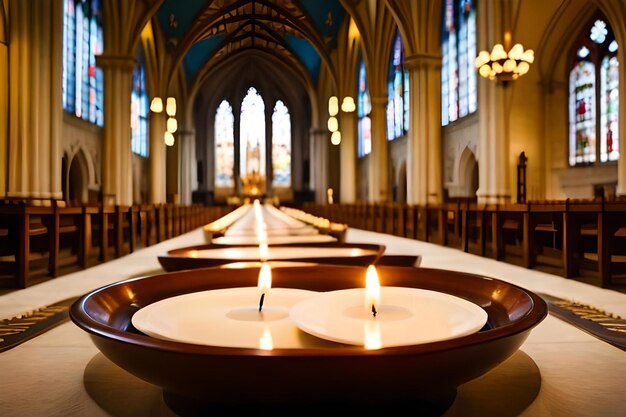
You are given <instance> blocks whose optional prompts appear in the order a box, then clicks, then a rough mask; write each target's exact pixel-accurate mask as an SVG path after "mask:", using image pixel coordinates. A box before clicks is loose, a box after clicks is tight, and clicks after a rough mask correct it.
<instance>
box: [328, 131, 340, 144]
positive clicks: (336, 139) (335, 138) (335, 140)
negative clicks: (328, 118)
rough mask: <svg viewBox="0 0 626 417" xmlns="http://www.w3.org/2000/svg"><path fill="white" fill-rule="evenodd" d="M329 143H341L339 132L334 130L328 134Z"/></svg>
mask: <svg viewBox="0 0 626 417" xmlns="http://www.w3.org/2000/svg"><path fill="white" fill-rule="evenodd" d="M330 143H332V144H333V145H339V144H340V143H341V132H340V131H338V130H336V131H334V132H333V134H332V135H330Z"/></svg>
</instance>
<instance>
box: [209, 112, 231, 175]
mask: <svg viewBox="0 0 626 417" xmlns="http://www.w3.org/2000/svg"><path fill="white" fill-rule="evenodd" d="M234 126H235V116H234V114H233V108H232V107H231V105H230V103H229V102H228V101H226V100H222V102H221V103H220V105H219V106H218V107H217V111H216V112H215V126H214V133H215V185H216V186H218V187H233V186H234V185H235V175H234V169H235V131H234Z"/></svg>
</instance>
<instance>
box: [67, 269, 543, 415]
mask: <svg viewBox="0 0 626 417" xmlns="http://www.w3.org/2000/svg"><path fill="white" fill-rule="evenodd" d="M364 272H365V268H364V267H362V266H343V265H308V266H299V267H296V266H286V267H276V268H273V269H272V286H273V287H285V288H301V289H308V290H316V291H328V290H339V289H345V288H355V287H363V286H364V283H363V277H364ZM378 273H379V277H380V282H381V285H386V286H401V287H414V288H423V289H429V290H435V291H441V292H445V293H449V294H453V295H456V296H458V297H461V298H464V299H466V300H470V301H472V302H474V303H476V304H478V305H479V306H481V307H482V308H484V309H485V311H486V312H487V314H488V319H487V324H486V325H485V327H484V328H483V329H482V330H480V331H479V332H477V333H473V334H470V335H467V336H463V337H459V338H455V339H451V340H444V341H439V342H434V343H426V344H418V345H409V346H400V347H390V348H382V349H378V350H366V349H365V348H363V347H359V346H348V345H341V344H334V345H329V346H328V347H326V346H324V347H320V348H311V349H274V350H269V351H268V350H261V349H248V348H228V347H216V346H205V345H194V344H186V343H179V342H174V341H166V340H160V339H157V338H153V337H149V336H147V335H144V334H142V333H140V332H139V331H137V330H136V329H134V328H133V326H132V324H131V317H132V315H133V313H134V312H136V311H137V310H138V309H140V308H142V307H144V306H146V305H148V304H151V303H154V302H156V301H159V300H162V299H165V298H169V297H173V296H177V295H181V294H186V293H190V292H196V291H204V290H209V289H219V288H230V287H240V286H245V287H249V286H256V284H257V279H258V274H259V269H258V268H244V269H222V268H205V269H195V270H187V271H178V272H170V273H164V274H160V275H154V276H147V277H141V278H134V279H129V280H125V281H121V282H118V283H114V284H111V285H108V286H105V287H103V288H100V289H96V290H94V291H92V292H90V293H88V294H85V295H84V296H82V297H81V298H80V299H79V300H77V301H76V302H75V303H74V304H73V305H72V306H71V309H70V317H71V319H72V321H73V322H74V323H75V324H76V325H77V326H78V327H80V328H81V329H83V330H85V331H86V332H88V333H89V334H90V336H91V338H92V340H93V342H94V343H95V345H96V346H97V347H98V349H99V350H100V351H101V352H102V353H103V354H104V355H105V356H106V357H107V358H109V359H110V360H111V361H113V362H114V363H116V364H117V365H119V366H120V367H121V368H123V369H125V370H126V371H128V372H130V373H131V374H133V375H135V376H137V377H139V378H141V379H143V380H145V381H147V382H149V383H152V384H154V385H156V386H159V387H162V388H163V390H164V397H165V400H166V402H167V403H168V405H170V407H171V408H172V409H174V410H175V411H177V412H178V413H179V414H202V413H204V412H208V411H215V410H219V409H220V408H221V407H222V408H223V409H224V410H231V411H232V410H233V409H235V407H239V408H241V407H248V409H246V410H252V411H254V410H257V411H258V410H260V409H261V408H258V407H261V406H262V407H269V408H267V409H269V410H271V409H272V407H274V408H275V409H277V410H279V411H280V410H282V411H286V410H291V411H293V407H294V406H298V407H300V408H299V409H303V410H313V409H315V406H319V405H321V406H322V408H321V409H320V410H323V409H326V408H325V407H328V406H329V404H330V405H332V407H338V408H337V409H343V410H347V411H350V410H352V411H354V409H355V407H356V408H359V407H361V408H364V409H366V410H370V411H371V410H373V409H374V408H372V407H376V406H378V405H380V404H383V405H384V407H383V408H381V410H382V409H387V407H388V406H389V405H390V404H391V405H393V404H396V405H398V404H419V407H420V409H422V410H423V409H428V410H435V412H434V413H432V414H428V413H426V412H424V413H422V412H420V415H438V414H437V413H439V414H441V412H442V410H445V409H446V408H447V406H449V405H450V404H451V402H452V400H453V399H454V396H455V393H456V389H457V387H458V386H459V385H461V384H463V383H465V382H468V381H470V380H472V379H474V378H476V377H478V376H481V375H483V374H485V373H486V372H488V371H489V370H491V369H493V368H494V367H496V366H497V365H498V364H500V363H502V362H503V361H504V360H506V359H507V358H509V357H510V356H511V355H512V354H514V353H515V352H516V351H517V350H518V348H519V347H520V345H521V344H522V343H523V342H524V341H525V340H526V338H527V336H528V335H529V333H530V331H531V330H532V329H533V328H534V327H535V326H537V325H538V324H539V323H540V322H541V321H542V320H543V319H544V318H545V317H546V315H547V312H548V309H547V305H546V303H545V302H544V301H543V300H542V299H541V298H540V297H539V296H537V295H536V294H534V293H532V292H530V291H528V290H526V289H524V288H521V287H518V286H515V285H513V284H510V283H507V282H504V281H501V280H498V279H493V278H487V277H483V276H479V275H473V274H467V273H462V272H455V271H447V270H441V269H431V268H406V267H394V266H380V267H379V268H378ZM311 337H312V336H311ZM433 404H434V405H433ZM311 407H313V408H311ZM199 410H200V411H199ZM240 411H241V410H240Z"/></svg>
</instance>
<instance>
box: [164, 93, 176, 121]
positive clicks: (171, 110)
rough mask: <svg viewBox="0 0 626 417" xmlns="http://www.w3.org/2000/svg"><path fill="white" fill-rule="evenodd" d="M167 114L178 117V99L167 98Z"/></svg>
mask: <svg viewBox="0 0 626 417" xmlns="http://www.w3.org/2000/svg"><path fill="white" fill-rule="evenodd" d="M165 112H166V113H167V115H168V116H171V117H174V116H176V99H175V98H174V97H168V98H167V104H166V106H165Z"/></svg>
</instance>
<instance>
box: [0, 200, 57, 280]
mask: <svg viewBox="0 0 626 417" xmlns="http://www.w3.org/2000/svg"><path fill="white" fill-rule="evenodd" d="M51 201H52V200H48V199H6V200H4V201H3V202H2V204H0V230H2V233H1V235H2V239H1V240H0V277H1V278H2V279H1V280H0V285H2V286H3V287H9V288H26V287H27V286H29V285H32V284H34V283H37V282H40V281H42V280H45V279H46V277H48V272H49V269H48V268H49V256H50V236H49V233H50V232H49V230H48V227H47V226H46V222H47V221H48V219H47V217H49V216H52V211H53V209H52V207H51Z"/></svg>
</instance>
